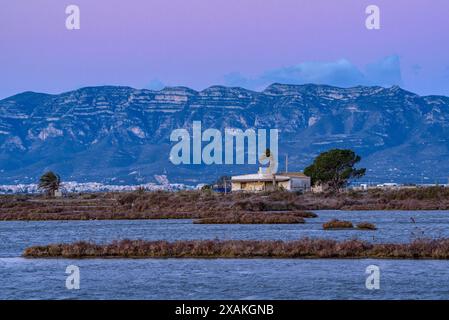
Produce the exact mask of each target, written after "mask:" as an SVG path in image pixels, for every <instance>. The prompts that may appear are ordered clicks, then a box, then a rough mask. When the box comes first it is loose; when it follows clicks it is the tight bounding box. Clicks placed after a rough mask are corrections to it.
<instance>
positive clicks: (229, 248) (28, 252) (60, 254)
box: [23, 238, 449, 259]
mask: <svg viewBox="0 0 449 320" xmlns="http://www.w3.org/2000/svg"><path fill="white" fill-rule="evenodd" d="M23 256H24V257H26V258H71V259H73V258H75V259H78V258H351V259H360V258H376V259H449V239H435V240H415V241H413V242H410V243H369V242H366V241H362V240H346V241H336V240H329V239H310V238H304V239H300V240H296V241H288V242H284V241H273V240H266V241H257V240H187V241H175V242H168V241H144V240H121V241H114V242H112V243H109V244H95V243H90V242H76V243H72V244H62V243H61V244H50V245H44V246H33V247H29V248H27V249H25V251H24V252H23Z"/></svg>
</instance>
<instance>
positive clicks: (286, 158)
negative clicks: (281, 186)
mask: <svg viewBox="0 0 449 320" xmlns="http://www.w3.org/2000/svg"><path fill="white" fill-rule="evenodd" d="M287 172H288V153H286V154H285V173H287Z"/></svg>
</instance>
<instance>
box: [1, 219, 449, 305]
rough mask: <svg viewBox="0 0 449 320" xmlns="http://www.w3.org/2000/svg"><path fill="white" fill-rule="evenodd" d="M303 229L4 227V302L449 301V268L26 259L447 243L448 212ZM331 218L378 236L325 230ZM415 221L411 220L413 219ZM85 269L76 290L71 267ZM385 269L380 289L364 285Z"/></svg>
mask: <svg viewBox="0 0 449 320" xmlns="http://www.w3.org/2000/svg"><path fill="white" fill-rule="evenodd" d="M317 213H318V215H319V218H315V219H307V221H306V224H303V225H195V224H192V221H191V220H135V221H129V220H128V221H120V220H115V221H68V222H66V221H47V222H12V221H1V222H0V272H1V274H0V299H449V261H436V260H419V261H416V260H372V259H361V260H300V259H297V260H293V259H208V260H206V259H136V260H127V259H84V260H69V259H24V258H21V257H20V256H21V253H22V252H23V250H24V249H25V248H26V247H27V246H31V245H38V244H48V243H55V242H73V241H78V240H91V241H95V242H109V241H111V240H115V239H124V238H130V239H147V240H160V239H165V240H179V239H214V238H218V239H281V240H294V239H298V238H301V237H329V238H336V239H350V238H359V239H366V240H369V241H375V242H406V241H410V240H413V239H415V238H418V237H427V238H438V237H449V211H419V212H416V211H415V212H406V211H350V212H343V211H319V212H317ZM331 218H339V219H347V220H351V221H352V222H354V223H357V222H360V221H369V222H373V223H375V224H376V225H377V227H378V228H379V230H377V231H374V232H372V231H355V230H344V231H323V230H322V229H321V224H322V223H323V222H324V221H328V220H330V219H331ZM411 218H413V220H414V221H415V222H413V221H412V219H411ZM70 264H74V265H77V266H78V267H79V268H80V274H81V288H80V290H68V289H66V287H65V279H66V277H67V275H66V274H65V269H66V267H67V266H68V265H70ZM373 264H374V265H377V266H379V267H380V272H381V277H380V279H381V280H380V290H368V289H366V287H365V280H366V277H367V274H365V269H366V267H367V266H369V265H373Z"/></svg>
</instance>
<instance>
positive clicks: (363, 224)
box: [357, 222, 377, 230]
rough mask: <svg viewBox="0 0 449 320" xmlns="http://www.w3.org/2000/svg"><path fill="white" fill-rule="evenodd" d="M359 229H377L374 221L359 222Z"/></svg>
mask: <svg viewBox="0 0 449 320" xmlns="http://www.w3.org/2000/svg"><path fill="white" fill-rule="evenodd" d="M357 229H360V230H377V228H376V226H375V225H374V224H373V223H369V222H360V223H359V224H357Z"/></svg>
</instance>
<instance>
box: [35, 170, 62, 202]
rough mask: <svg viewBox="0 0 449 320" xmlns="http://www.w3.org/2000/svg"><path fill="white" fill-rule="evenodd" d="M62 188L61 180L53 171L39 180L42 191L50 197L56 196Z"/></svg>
mask: <svg viewBox="0 0 449 320" xmlns="http://www.w3.org/2000/svg"><path fill="white" fill-rule="evenodd" d="M60 187H61V178H60V177H59V175H57V174H56V173H54V172H53V171H48V172H46V173H44V174H43V175H42V176H41V178H40V179H39V186H38V188H39V189H40V190H44V191H45V192H46V193H47V194H48V195H49V196H54V195H55V192H56V191H58V190H59V188H60Z"/></svg>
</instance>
